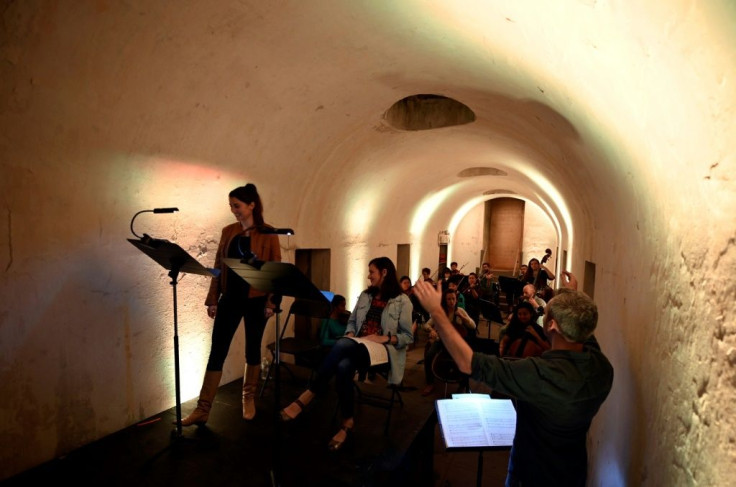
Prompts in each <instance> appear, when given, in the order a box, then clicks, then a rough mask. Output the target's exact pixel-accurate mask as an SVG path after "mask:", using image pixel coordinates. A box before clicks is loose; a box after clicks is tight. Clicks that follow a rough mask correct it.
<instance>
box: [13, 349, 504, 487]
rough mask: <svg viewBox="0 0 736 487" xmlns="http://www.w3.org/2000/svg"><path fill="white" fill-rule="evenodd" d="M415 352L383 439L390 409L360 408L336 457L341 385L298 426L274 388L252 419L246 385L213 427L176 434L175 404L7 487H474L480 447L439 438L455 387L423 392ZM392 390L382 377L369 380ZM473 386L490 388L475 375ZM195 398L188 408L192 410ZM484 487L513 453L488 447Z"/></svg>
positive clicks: (285, 382) (229, 393) (381, 390)
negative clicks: (284, 413)
mask: <svg viewBox="0 0 736 487" xmlns="http://www.w3.org/2000/svg"><path fill="white" fill-rule="evenodd" d="M418 345H419V346H417V347H415V348H414V349H413V350H412V351H410V352H409V354H408V357H407V369H406V376H405V381H404V391H403V392H402V399H403V402H404V404H403V406H395V407H394V408H393V413H392V417H391V421H390V427H389V433H388V435H384V432H383V430H384V428H383V427H384V424H385V421H386V417H387V411H386V410H385V409H380V408H376V407H374V406H369V405H365V404H363V405H358V406H357V407H356V426H355V430H354V435H353V441H351V442H350V443H348V444H346V446H345V448H344V449H343V450H342V451H339V452H337V453H331V452H329V451H328V450H327V442H328V441H329V439H330V437H331V436H332V435H333V434H334V432H335V431H337V427H338V420H337V416H336V411H337V398H336V394H335V392H334V387H331V388H330V390H329V391H328V392H326V393H325V394H323V395H321V396H319V397H318V398H317V399H316V400H315V401H314V402H313V403H312V404H311V405H310V408H309V409H308V411H307V412H305V413H304V414H303V415H301V417H300V418H299V419H298V420H297V421H294V422H290V423H281V422H280V421H278V419H277V417H276V414H275V412H276V411H277V408H275V407H274V396H275V394H274V387H273V385H269V387H268V388H266V390H265V392H264V395H263V397H261V398H259V399H258V400H257V408H258V413H257V415H256V418H255V419H254V420H253V421H243V420H242V417H241V399H240V386H241V383H240V381H239V380H238V381H234V382H232V383H229V384H225V385H223V386H221V387H220V389H219V391H218V394H217V397H216V399H215V403H214V406H213V409H212V413H211V415H210V419H209V421H208V423H207V425H206V427H201V428H198V427H196V426H192V427H189V428H183V430H182V431H183V434H182V435H181V436H179V435H178V434H176V427H175V426H174V425H172V422H175V420H176V409H175V408H172V409H170V410H167V411H163V412H162V413H160V414H158V415H156V416H154V417H152V418H149V419H148V420H146V421H142V422H141V423H139V424H137V425H133V426H130V427H128V428H126V429H124V430H122V431H119V432H117V433H115V434H112V435H110V436H108V437H105V438H103V439H101V440H99V441H97V442H95V443H93V444H90V445H87V446H85V447H83V448H80V449H78V450H76V451H74V452H71V453H70V454H68V455H66V456H65V457H63V458H59V459H56V460H53V461H51V462H48V463H47V464H44V465H40V466H39V467H36V468H34V469H31V470H29V471H27V472H24V473H22V474H20V475H17V476H15V477H12V478H10V479H7V480H6V481H4V482H2V483H0V485H2V487H11V486H25V485H58V484H66V485H95V486H130V485H136V486H164V485H176V486H180V487H187V486H206V487H215V486H230V485H232V486H236V485H237V486H243V485H246V486H264V487H265V486H275V485H278V486H284V487H290V486H298V487H304V486H312V485H315V486H316V485H319V486H373V485H376V486H379V485H380V486H394V485H395V486H402V487H406V486H409V485H412V486H413V485H425V486H438V487H440V486H441V487H450V486H472V485H477V474H478V461H479V453H477V452H467V453H464V452H463V453H458V452H453V453H449V452H446V451H445V449H444V446H443V442H442V439H441V437H440V435H439V431H438V427H437V422H436V416H435V414H434V400H435V399H439V398H442V397H445V394H447V395H449V394H451V393H453V392H456V388H457V386H456V385H454V384H451V385H449V386H448V388H447V390H445V387H444V385H443V384H442V383H438V384H437V389H436V392H435V395H434V396H428V397H422V396H421V394H420V391H421V389H422V388H423V387H424V372H423V365H421V363H418V362H420V361H421V359H422V355H423V350H424V347H423V344H418ZM292 369H293V370H294V371H295V375H296V379H294V378H292V377H291V376H290V375H289V374H288V373H283V372H282V374H281V380H280V384H281V387H280V401H279V402H280V404H281V405H282V406H283V405H284V404H287V403H288V402H289V401H291V400H292V399H293V398H294V397H296V395H297V394H298V393H299V392H301V390H302V389H303V386H304V384H305V382H306V379H307V377H308V371H307V370H306V369H303V368H301V367H295V366H292ZM362 388H363V390H364V391H365V392H368V393H374V394H379V395H385V396H388V395H389V393H390V391H389V389H387V388H386V383H385V382H384V381H383V379H381V378H378V379H376V381H375V382H374V384H366V385H363V386H362ZM471 388H472V389H473V392H490V391H489V390H488V389H487V388H486V387H485V386H483V385H482V384H478V383H475V382H472V381H471ZM195 403H196V400H194V399H193V400H190V401H187V402H185V403H183V404H182V412H183V415H186V414H188V412H189V411H191V410H192V409H193V407H194V405H195ZM482 462H483V463H482V474H483V475H482V485H483V486H499V485H503V481H504V478H505V475H506V465H507V463H508V452H507V451H503V452H484V453H483V456H482Z"/></svg>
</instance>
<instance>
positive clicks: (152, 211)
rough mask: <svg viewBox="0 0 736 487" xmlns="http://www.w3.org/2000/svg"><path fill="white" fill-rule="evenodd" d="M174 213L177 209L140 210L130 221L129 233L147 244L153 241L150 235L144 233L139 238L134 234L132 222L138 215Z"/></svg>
mask: <svg viewBox="0 0 736 487" xmlns="http://www.w3.org/2000/svg"><path fill="white" fill-rule="evenodd" d="M175 211H179V208H154V209H153V210H141V211H139V212H138V213H136V214H135V215H133V218H132V219H131V220H130V231H131V233H132V234H133V235H135V236H136V237H138V238H139V239H141V240H143V241H144V242H145V243H149V242H151V241H153V240H155V239H154V238H151V236H150V235H147V234H145V233H144V234H143V236H140V235H138V234H137V233H135V230H133V222H134V221H135V219H136V218H137V217H138V215H140V214H141V213H174V212H175Z"/></svg>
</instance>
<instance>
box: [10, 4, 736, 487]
mask: <svg viewBox="0 0 736 487" xmlns="http://www.w3.org/2000/svg"><path fill="white" fill-rule="evenodd" d="M734 8H735V7H734V4H733V3H732V2H730V1H727V0H721V1H719V0H714V1H711V2H690V1H686V0H666V1H665V0H648V1H643V2H617V3H610V2H593V1H583V2H581V1H577V0H569V1H564V0H560V1H558V2H532V1H529V2H503V1H502V2H492V3H485V2H484V3H477V2H471V1H449V0H448V1H441V0H437V1H434V2H419V1H409V0H407V1H406V2H344V3H338V4H335V3H334V2H329V1H320V0H316V1H314V2H297V1H293V2H280V3H279V4H265V3H263V2H256V1H246V2H234V1H233V2H230V1H224V2H221V3H218V4H217V5H214V6H213V5H210V4H207V3H203V2H188V1H183V2H178V3H177V5H176V7H175V8H174V7H171V6H170V5H168V4H164V3H158V2H143V1H133V2H126V3H118V2H102V3H96V4H88V3H86V2H76V3H64V2H62V3H56V2H52V1H44V0H35V1H28V2H15V3H11V4H8V5H7V6H6V8H4V9H3V10H2V22H3V28H2V29H0V55H1V56H2V62H1V63H0V127H1V128H2V129H1V130H0V155H1V157H0V169H1V173H0V174H1V176H2V177H0V194H1V195H2V200H0V201H2V220H3V224H1V225H0V269H2V273H1V274H0V293H1V295H2V296H3V299H2V303H1V304H0V394H2V397H3V398H4V400H3V402H2V403H0V412H1V413H2V415H3V417H4V418H6V419H7V420H6V421H4V422H3V424H2V426H0V432H1V433H2V434H3V438H5V439H6V441H4V442H2V443H0V478H5V477H8V476H10V475H12V474H14V473H17V472H18V471H21V470H23V469H26V468H29V467H31V466H33V465H36V464H38V463H40V462H43V461H46V460H49V459H51V458H53V457H56V456H59V455H63V454H65V453H67V452H68V451H70V450H71V449H73V448H76V447H78V446H81V445H84V444H86V443H89V442H90V441H93V440H95V439H97V438H100V437H102V436H104V435H106V434H109V433H111V432H114V431H117V430H119V429H121V428H123V427H125V426H127V425H130V424H133V423H135V422H137V421H139V420H141V419H144V418H146V417H149V416H150V415H153V414H156V413H157V412H159V411H161V410H163V409H165V408H168V407H172V406H173V387H174V386H173V350H172V330H171V328H172V318H173V317H172V311H171V286H170V284H169V283H168V279H167V276H166V273H165V272H164V271H163V270H162V269H160V268H159V267H157V266H156V265H155V264H154V263H152V262H149V261H148V260H147V258H146V257H145V256H143V255H142V254H140V253H139V252H137V251H136V250H135V249H134V248H133V247H132V245H130V244H129V243H127V242H126V241H125V239H127V238H129V237H130V236H131V235H130V232H129V228H128V224H129V221H130V217H131V216H132V215H133V214H134V213H135V212H136V211H138V210H140V209H144V208H152V207H161V206H178V207H179V208H180V210H181V211H180V212H179V213H176V214H174V215H150V214H148V215H144V216H143V217H139V219H138V220H137V222H136V225H137V228H138V231H139V232H147V233H150V234H152V235H154V236H160V237H164V238H169V239H172V240H175V241H177V242H178V243H179V244H180V245H181V246H182V247H183V248H185V249H186V250H187V251H189V252H190V253H191V254H192V255H193V256H195V257H196V258H197V259H198V260H200V262H202V263H203V264H205V265H207V264H211V262H212V260H213V256H212V253H213V252H214V249H215V246H216V243H217V239H218V236H219V229H220V228H221V227H222V225H224V224H225V223H227V222H229V221H231V218H232V217H231V216H230V215H229V214H228V211H227V207H226V194H227V192H228V191H229V190H230V189H232V188H233V187H235V186H237V185H240V184H243V183H244V182H247V181H255V182H256V183H257V184H258V185H259V188H260V189H261V191H262V194H263V197H264V202H265V206H266V219H267V221H269V222H271V223H273V224H275V225H277V226H290V227H293V228H295V229H296V231H297V235H296V236H295V237H291V238H290V239H288V240H287V239H284V240H282V244H283V246H284V249H283V250H284V253H285V258H286V259H287V260H289V259H291V260H292V261H293V250H294V249H295V248H297V247H300V246H301V247H330V248H332V249H333V252H332V255H333V259H334V260H333V262H332V264H333V265H332V273H333V276H332V282H333V283H334V284H335V286H336V288H343V289H345V290H346V297H348V300H349V302H350V304H354V300H355V297H357V293H358V292H359V291H360V290H361V289H362V288H364V287H365V285H366V281H365V273H366V264H367V262H368V260H369V259H370V258H372V257H374V256H376V255H388V256H389V257H392V258H395V249H396V244H397V243H407V242H409V243H411V244H412V248H413V249H415V252H416V255H413V256H412V261H413V262H417V265H418V266H423V265H425V262H426V263H432V262H436V255H437V241H436V238H437V232H439V231H440V230H444V229H447V228H448V227H449V225H450V222H451V220H452V218H453V216H454V214H455V212H456V211H457V208H459V207H461V206H462V205H464V204H466V203H468V202H469V201H471V202H472V201H473V200H474V199H476V198H479V197H481V196H482V195H483V193H484V192H486V191H488V190H490V189H497V188H499V187H500V188H503V189H506V190H509V191H513V192H515V193H517V194H520V195H523V196H524V197H525V198H528V199H529V200H530V201H533V202H534V203H535V204H538V205H539V206H540V208H542V209H543V212H544V214H545V215H547V216H548V217H549V218H550V220H551V221H553V226H554V227H555V232H556V233H558V234H559V238H560V240H561V244H560V247H561V250H563V249H567V250H568V251H569V252H570V261H571V265H570V268H571V270H572V271H573V272H575V273H577V274H578V275H582V271H583V265H584V261H585V260H589V261H592V262H595V263H596V265H597V275H596V293H595V294H596V298H597V300H598V303H599V309H600V328H599V330H598V333H597V335H598V338H599V340H600V342H601V344H602V346H603V349H604V351H605V352H606V354H607V355H608V356H609V357H610V358H611V361H612V362H613V365H614V368H615V371H616V377H615V381H614V389H613V391H612V394H611V396H610V397H609V399H608V400H607V401H606V403H605V404H604V406H603V407H602V409H601V411H600V412H599V414H598V416H597V418H596V421H595V422H594V425H593V428H592V429H591V434H590V456H591V480H590V483H591V485H605V486H609V485H639V484H645V485H727V484H728V483H729V482H730V481H731V479H733V478H734V477H735V476H736V469H735V468H734V463H733V456H734V454H735V452H736V449H735V447H734V446H733V445H734V442H733V436H734V431H736V427H735V425H734V419H733V418H734V417H736V415H734V414H733V411H732V409H733V406H732V405H733V404H734V403H735V402H736V401H735V400H736V397H735V396H736V394H734V384H736V380H735V379H734V377H736V376H735V375H734V364H736V359H734V356H736V352H734V349H735V348H736V346H735V345H734V341H735V339H734V337H736V329H734V311H735V309H734V302H735V300H734V297H736V287H734V284H733V279H732V277H731V276H732V275H733V272H734V271H735V270H736V252H735V250H734V249H735V247H736V246H734V242H735V241H736V232H735V231H734V225H733V222H734V218H733V211H732V209H733V208H734V207H735V206H736V187H735V185H734V181H733V177H732V176H731V175H732V174H733V172H734V169H736V161H735V160H734V154H735V153H736V145H734V144H736V142H734V141H736V137H735V136H734V135H736V134H734V124H733V118H734V117H733V115H734V107H735V106H736V95H735V94H734V93H735V92H734V90H733V86H732V85H733V80H734V78H736V59H734V52H736V50H734V46H736V20H735V19H736V12H734ZM417 93H438V94H444V95H447V96H451V97H453V98H455V99H457V100H460V101H462V102H463V103H466V104H467V105H468V106H470V107H471V108H472V109H473V110H474V111H475V112H476V116H477V120H476V122H474V123H473V124H469V125H467V126H461V127H452V128H446V129H439V130H433V131H429V132H419V133H407V132H400V131H397V130H394V129H391V128H389V127H387V126H386V124H385V123H384V122H383V121H382V114H383V113H384V111H385V110H386V109H387V108H388V107H389V106H391V104H392V103H394V102H395V101H397V100H399V99H401V98H403V97H404V96H408V95H411V94H417ZM479 166H480V167H496V168H499V169H502V170H504V171H506V172H507V173H508V174H509V176H508V177H505V178H497V177H491V176H484V177H479V178H468V179H461V178H458V177H457V174H458V172H459V171H461V170H462V169H465V168H467V167H479ZM470 218H471V219H472V218H474V217H473V216H471V217H470ZM476 218H477V215H476ZM471 221H472V220H468V222H471ZM458 228H464V223H460V224H459V226H458ZM463 231H464V230H463ZM457 233H458V234H461V232H457ZM468 233H469V234H471V235H477V234H475V233H474V232H473V231H468ZM472 238H479V237H477V236H476V237H472ZM472 238H471V242H472ZM469 245H471V246H472V245H474V244H473V243H470V244H469ZM544 247H546V245H545V246H544ZM544 247H542V248H544ZM525 251H526V249H525ZM531 251H533V250H530V252H531ZM463 252H468V253H467V254H465V255H467V257H466V259H467V260H471V259H472V258H473V255H472V253H473V252H474V250H473V247H470V248H468V249H467V250H466V249H462V248H458V250H457V256H458V258H457V259H455V260H458V261H459V262H460V261H463V258H462V257H461V256H462V255H463ZM415 257H416V259H415ZM177 288H178V292H179V320H180V323H179V325H180V329H179V333H180V338H181V343H180V345H181V349H182V369H183V370H182V372H183V378H184V379H185V381H184V383H183V387H184V394H183V397H184V398H189V397H192V396H194V395H195V394H196V393H197V391H198V388H199V382H200V380H201V374H202V371H203V369H204V365H205V362H206V354H207V348H208V340H209V332H210V327H211V321H210V320H209V319H207V318H206V316H205V314H204V312H203V306H202V301H203V299H204V294H205V292H206V282H205V280H204V279H203V278H200V277H198V276H192V275H187V276H185V277H184V278H183V279H182V280H181V282H180V283H179V285H178V286H177ZM271 326H273V325H271ZM240 350H242V338H241V337H238V338H237V339H236V341H235V342H234V343H233V349H232V351H231V354H230V356H229V358H228V362H227V370H226V378H225V379H224V380H229V379H237V378H238V377H239V374H241V373H242V357H241V356H240Z"/></svg>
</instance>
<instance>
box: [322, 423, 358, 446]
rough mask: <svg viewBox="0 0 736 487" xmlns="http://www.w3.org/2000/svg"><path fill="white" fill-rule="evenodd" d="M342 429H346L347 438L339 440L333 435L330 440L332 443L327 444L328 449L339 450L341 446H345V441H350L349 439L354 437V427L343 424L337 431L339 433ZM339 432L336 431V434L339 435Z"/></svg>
mask: <svg viewBox="0 0 736 487" xmlns="http://www.w3.org/2000/svg"><path fill="white" fill-rule="evenodd" d="M340 431H344V432H345V439H343V440H342V441H338V440H336V439H335V438H334V437H333V438H332V439H331V440H330V443H329V444H328V445H327V449H328V450H330V451H333V452H335V451H338V450H339V449H340V448H342V447H343V445H344V444H345V443H347V442H348V440H349V439H351V438H352V437H353V428H352V427H347V426H345V425H342V426H341V427H340V430H339V431H338V432H337V433H339V432H340ZM337 433H336V435H337Z"/></svg>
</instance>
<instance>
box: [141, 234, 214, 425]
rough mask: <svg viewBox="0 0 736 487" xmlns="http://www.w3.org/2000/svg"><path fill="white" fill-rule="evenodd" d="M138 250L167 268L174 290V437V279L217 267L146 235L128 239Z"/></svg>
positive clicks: (176, 337) (176, 335) (178, 404)
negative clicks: (180, 273)
mask: <svg viewBox="0 0 736 487" xmlns="http://www.w3.org/2000/svg"><path fill="white" fill-rule="evenodd" d="M128 242H130V243H132V244H133V245H134V246H135V247H136V248H137V249H138V250H140V251H141V252H143V253H144V254H146V255H147V256H149V257H150V258H152V259H153V260H155V261H156V262H158V263H159V264H160V265H161V267H163V268H164V269H167V270H169V277H171V286H172V289H173V291H174V375H175V381H176V431H174V432H172V436H174V437H175V438H176V439H178V438H181V437H182V430H181V386H180V381H179V322H178V317H177V304H176V280H177V278H178V276H179V272H187V273H189V274H200V275H203V276H210V277H212V276H217V275H219V270H218V269H208V268H206V267H204V266H203V265H202V264H200V263H199V262H198V261H196V260H195V259H194V257H192V256H191V255H189V254H188V253H187V251H186V250H184V249H182V248H181V247H179V246H178V245H176V244H175V243H172V242H169V241H168V240H159V239H154V238H151V237H148V236H147V235H146V236H145V237H144V238H142V239H140V240H135V239H132V238H129V239H128Z"/></svg>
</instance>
